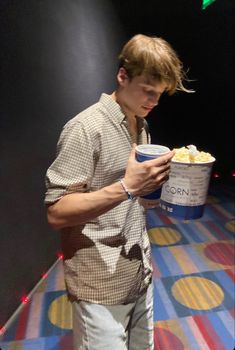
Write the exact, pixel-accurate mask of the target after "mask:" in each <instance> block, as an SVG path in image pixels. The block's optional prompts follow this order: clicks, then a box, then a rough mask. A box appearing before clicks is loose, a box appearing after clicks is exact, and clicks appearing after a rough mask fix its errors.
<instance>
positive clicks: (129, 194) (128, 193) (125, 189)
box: [119, 179, 135, 201]
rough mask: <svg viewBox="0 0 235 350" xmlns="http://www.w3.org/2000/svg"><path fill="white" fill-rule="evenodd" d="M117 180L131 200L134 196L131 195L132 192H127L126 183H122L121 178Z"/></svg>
mask: <svg viewBox="0 0 235 350" xmlns="http://www.w3.org/2000/svg"><path fill="white" fill-rule="evenodd" d="M119 182H120V184H121V185H122V188H123V190H124V191H125V192H126V194H127V198H128V199H130V200H132V201H133V200H134V199H135V198H134V196H133V195H132V193H131V192H129V190H128V188H127V187H126V185H125V184H124V181H123V179H121V180H119Z"/></svg>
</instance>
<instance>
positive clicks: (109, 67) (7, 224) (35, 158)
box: [0, 0, 235, 326]
mask: <svg viewBox="0 0 235 350" xmlns="http://www.w3.org/2000/svg"><path fill="white" fill-rule="evenodd" d="M234 4H235V3H234V1H232V0H216V1H215V2H214V3H213V4H212V5H210V6H209V7H208V8H207V9H206V10H204V11H202V9H201V0H169V1H159V0H149V1H145V2H144V3H143V1H142V0H141V1H139V0H127V1H117V0H57V1H47V0H30V1H26V0H21V1H17V0H2V1H1V2H0V6H1V12H0V13H1V15H0V16H1V18H0V20H1V26H2V29H1V50H0V55H1V82H2V91H1V97H2V107H1V112H0V159H1V164H0V183H1V195H0V213H1V214H0V215H1V236H0V264H1V265H0V271H1V276H0V278H1V288H0V326H1V325H3V324H4V323H5V322H6V320H7V319H8V318H9V317H10V315H11V314H12V312H13V311H14V310H15V309H16V307H17V306H18V305H19V302H20V297H21V296H22V295H23V294H24V293H26V294H27V293H28V292H29V291H30V290H31V289H32V288H33V287H34V285H35V284H36V283H37V282H38V280H39V279H40V277H41V274H42V273H43V272H44V271H45V270H47V269H48V268H49V267H50V266H51V264H52V263H53V262H54V261H55V259H56V253H57V251H58V250H59V235H58V234H57V233H55V232H53V231H52V230H51V229H50V228H49V227H48V225H47V222H46V212H45V208H44V206H43V197H44V191H45V188H44V175H45V171H46V169H47V167H48V166H49V164H50V163H51V161H52V160H53V158H54V154H55V145H56V142H57V139H58V136H59V133H60V131H61V128H62V125H63V124H64V123H65V122H66V121H67V120H68V119H70V118H71V117H73V116H74V115H75V114H77V113H78V112H79V111H80V110H81V109H83V108H85V107H86V106H88V105H89V104H90V103H93V102H95V101H96V100H97V98H98V97H99V95H100V93H101V92H103V91H104V92H107V93H110V92H112V90H113V88H114V86H115V73H116V65H115V62H116V57H117V54H118V52H119V49H120V47H121V45H122V44H123V43H124V41H125V40H126V39H128V38H129V37H130V36H131V35H133V34H136V33H139V32H142V33H145V34H151V35H157V36H162V37H163V38H165V39H166V40H168V41H169V42H170V43H171V44H172V46H173V47H174V48H175V49H176V50H177V52H178V54H179V56H180V57H181V59H182V61H183V62H184V64H185V67H186V68H189V73H188V76H189V77H190V78H191V79H193V80H194V81H193V82H192V83H191V84H190V87H192V88H193V89H195V90H196V93H195V94H183V93H179V94H176V95H174V96H172V97H167V96H164V97H163V98H162V101H161V102H160V105H159V106H158V108H157V109H156V110H155V111H153V112H152V114H151V115H150V116H149V117H148V121H149V124H150V129H151V134H152V139H153V142H158V143H162V144H166V145H168V146H170V147H177V146H181V145H187V144H189V143H194V144H196V145H197V146H198V147H199V148H201V149H203V150H208V151H210V152H211V153H213V155H215V157H216V158H217V162H216V165H215V166H216V168H218V170H220V171H221V172H222V173H223V174H225V175H226V174H228V173H229V172H230V171H231V170H232V168H233V167H234V156H235V154H234V131H233V128H232V127H231V123H232V119H233V118H234V117H233V111H234V108H233V107H234V102H233V101H234V87H233V77H234V50H233V48H234V34H233V33H234V30H233V29H234V28H233V23H234ZM206 122H207V123H208V126H207V125H206ZM228 150H229V152H228ZM225 175H224V178H223V179H224V181H226V176H225Z"/></svg>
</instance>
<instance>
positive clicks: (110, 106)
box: [99, 93, 144, 133]
mask: <svg viewBox="0 0 235 350" xmlns="http://www.w3.org/2000/svg"><path fill="white" fill-rule="evenodd" d="M99 102H100V103H102V104H103V105H104V106H105V107H106V109H107V110H108V111H109V113H110V115H111V116H112V119H113V120H115V121H116V122H117V123H119V124H121V123H124V124H126V123H127V118H126V116H125V114H124V113H123V112H122V110H121V107H120V105H119V104H118V103H117V102H116V101H115V100H114V99H113V98H112V96H111V95H108V94H105V93H103V94H102V95H101V97H100V100H99ZM136 118H137V127H138V132H139V133H141V132H142V130H143V128H144V120H143V118H141V117H136Z"/></svg>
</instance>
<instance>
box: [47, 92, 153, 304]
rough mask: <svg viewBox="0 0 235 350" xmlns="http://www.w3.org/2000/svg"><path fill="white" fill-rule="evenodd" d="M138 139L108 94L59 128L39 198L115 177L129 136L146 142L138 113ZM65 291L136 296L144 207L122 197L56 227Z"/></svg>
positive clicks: (140, 286)
mask: <svg viewBox="0 0 235 350" xmlns="http://www.w3.org/2000/svg"><path fill="white" fill-rule="evenodd" d="M137 121H138V123H137V124H138V129H139V133H138V140H133V139H132V138H131V135H130V133H129V131H128V125H127V120H126V117H125V115H124V114H123V113H122V111H121V108H120V106H119V104H117V103H116V102H115V101H114V100H113V99H112V97H111V96H110V95H107V94H102V95H101V97H100V100H99V101H98V102H97V103H96V104H94V105H92V106H90V107H89V108H87V109H86V110H84V111H83V112H81V113H80V114H78V115H77V116H76V117H74V118H73V119H71V120H70V121H69V122H68V123H67V124H66V125H65V126H64V128H63V130H62V133H61V135H60V138H59V141H58V144H57V155H56V158H55V161H54V162H53V163H52V165H51V166H50V167H49V169H48V170H47V174H46V188H47V191H46V195H45V203H46V204H51V203H54V202H56V201H57V200H59V199H60V198H61V197H62V196H64V195H66V194H69V193H74V192H93V191H97V190H99V189H101V188H102V187H105V186H108V185H111V184H112V183H114V182H116V181H118V180H119V179H121V178H122V177H123V176H124V174H125V168H126V164H127V160H128V158H129V154H130V151H131V145H132V143H133V141H137V143H138V144H141V143H147V142H148V141H147V134H146V131H145V128H144V122H143V119H141V118H137ZM61 238H62V240H61V242H62V250H63V253H64V271H65V281H66V286H67V289H68V294H69V296H70V298H71V299H72V300H79V299H81V300H86V301H89V302H93V303H100V304H110V305H112V304H123V303H128V302H132V301H134V300H136V298H137V297H139V295H141V294H142V293H143V292H144V291H145V290H146V288H147V286H148V285H149V283H150V281H151V275H152V268H151V263H150V245H149V239H148V235H147V231H146V226H145V213H144V209H143V208H142V207H141V206H140V205H139V203H138V200H137V199H135V200H134V201H131V200H128V199H127V200H126V201H124V202H122V203H121V204H119V205H118V206H116V207H115V208H113V209H111V210H109V211H108V212H107V213H104V214H102V215H100V216H99V217H97V218H96V219H93V220H90V221H89V222H87V223H86V224H84V225H78V226H75V227H69V228H66V229H64V230H62V236H61Z"/></svg>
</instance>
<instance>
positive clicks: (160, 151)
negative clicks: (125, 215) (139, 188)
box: [136, 144, 170, 209]
mask: <svg viewBox="0 0 235 350" xmlns="http://www.w3.org/2000/svg"><path fill="white" fill-rule="evenodd" d="M168 152H170V149H169V148H168V147H166V146H162V145H152V144H150V145H149V144H146V145H138V146H136V160H137V161H138V162H144V161H146V160H151V159H155V158H158V157H160V156H163V155H164V154H167V153H168ZM160 197H161V186H160V187H158V188H156V190H155V191H154V192H151V193H149V194H147V195H145V196H141V197H140V198H139V202H140V204H141V205H142V206H143V207H144V208H146V209H148V208H154V207H156V206H158V204H159V201H160Z"/></svg>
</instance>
